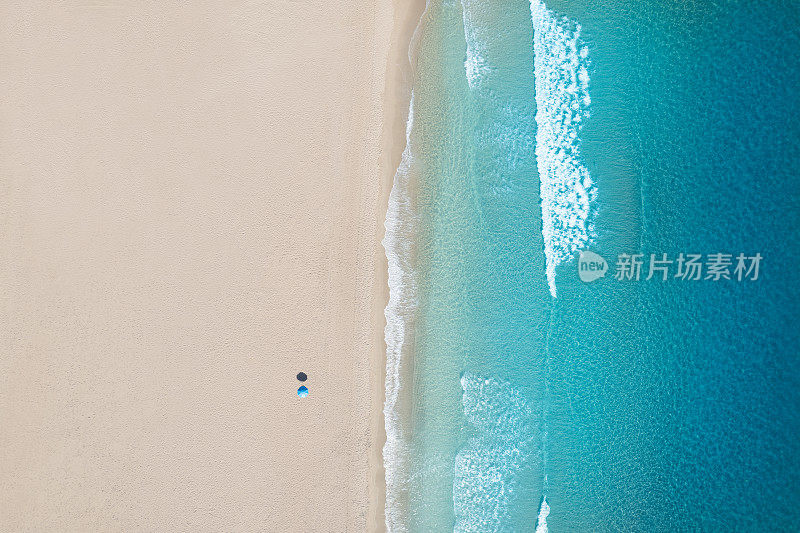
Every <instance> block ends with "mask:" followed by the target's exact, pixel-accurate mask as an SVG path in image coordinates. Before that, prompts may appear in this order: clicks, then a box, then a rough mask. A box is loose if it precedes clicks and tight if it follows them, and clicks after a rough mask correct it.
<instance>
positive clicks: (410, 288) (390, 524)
mask: <svg viewBox="0 0 800 533" xmlns="http://www.w3.org/2000/svg"><path fill="white" fill-rule="evenodd" d="M413 122H414V94H413V92H412V94H411V102H410V104H409V110H408V122H407V124H406V147H405V150H404V151H403V155H402V157H401V160H400V165H399V166H398V168H397V172H396V173H395V176H394V183H393V185H392V191H391V193H390V194H389V206H388V208H387V211H386V221H385V223H384V226H385V228H386V233H385V235H384V237H383V241H382V242H381V243H382V244H383V248H384V250H385V252H386V259H387V262H388V266H389V302H388V304H387V305H386V308H385V309H384V311H383V312H384V315H385V316H386V326H385V328H384V339H385V340H386V382H385V387H386V399H385V402H384V405H383V416H384V424H385V428H386V443H385V444H384V446H383V467H384V469H385V471H386V474H385V475H386V529H387V531H389V532H391V533H393V532H402V531H406V523H407V522H406V519H405V516H404V514H405V506H404V505H403V502H402V501H401V500H402V495H403V494H404V493H405V492H406V488H405V485H406V480H407V479H408V476H407V473H406V471H405V468H406V458H407V455H408V452H407V450H406V445H405V439H404V437H403V427H402V420H401V414H400V408H399V398H400V389H401V385H402V384H401V363H402V361H403V359H404V357H403V356H404V354H406V353H407V352H408V350H409V338H408V336H407V333H409V331H410V328H411V327H412V322H413V319H414V314H415V312H416V309H417V284H416V279H415V273H414V267H413V242H414V234H415V232H416V217H415V213H414V209H413V204H412V196H411V193H410V190H409V188H410V185H409V182H410V179H411V173H412V170H413V167H414V155H413V150H412V146H411V144H412V143H411V130H412V127H413Z"/></svg>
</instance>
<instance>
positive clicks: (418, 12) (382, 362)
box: [368, 0, 426, 532]
mask: <svg viewBox="0 0 800 533" xmlns="http://www.w3.org/2000/svg"><path fill="white" fill-rule="evenodd" d="M393 8H394V13H393V24H392V37H391V39H390V41H391V42H390V49H389V53H388V54H387V60H386V77H385V91H384V96H383V102H384V109H383V121H382V124H383V131H382V134H381V159H380V176H381V191H380V198H379V202H380V204H379V206H380V207H379V216H378V220H377V227H376V230H377V231H376V234H377V239H376V244H377V253H378V257H379V258H378V265H379V269H378V271H377V272H376V278H377V281H378V284H377V285H376V295H375V306H374V309H373V316H374V317H376V327H375V328H374V335H375V342H376V346H378V350H377V352H376V353H375V354H374V355H375V361H377V365H376V367H375V368H374V371H373V376H372V381H373V385H372V387H373V402H372V413H373V415H372V424H371V425H372V428H373V439H372V445H371V449H370V485H371V489H370V508H371V511H370V520H369V525H368V530H369V531H375V532H383V531H386V523H387V522H386V477H385V474H386V472H385V469H384V457H383V452H384V445H385V443H386V420H385V417H384V405H385V401H386V396H385V395H386V362H387V358H386V356H387V353H386V351H387V346H386V341H385V326H386V319H385V316H384V311H385V309H386V306H387V305H388V302H389V280H388V260H387V257H386V253H385V250H384V248H383V246H382V245H381V241H382V239H383V237H384V234H385V221H386V212H387V208H388V205H389V194H390V193H391V190H392V187H393V185H394V179H395V174H396V173H397V171H398V167H399V165H400V160H401V157H402V154H403V151H404V150H405V147H406V127H407V122H408V112H409V104H410V101H411V90H412V83H413V76H414V73H413V70H412V65H411V61H410V58H409V53H410V46H411V44H412V40H413V37H414V33H415V31H416V29H417V27H418V25H419V23H420V20H421V17H422V15H423V14H424V11H425V8H426V0H413V1H404V0H394V1H393Z"/></svg>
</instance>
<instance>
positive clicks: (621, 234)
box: [386, 0, 800, 532]
mask: <svg viewBox="0 0 800 533" xmlns="http://www.w3.org/2000/svg"><path fill="white" fill-rule="evenodd" d="M545 9H546V10H545ZM561 17H566V18H565V19H562V18H561ZM799 23H800V4H797V3H794V2H771V1H765V2H709V1H695V2H683V3H681V4H678V3H675V2H663V1H662V2H656V1H643V0H637V1H635V2H624V3H623V2H607V1H594V2H585V1H581V2H577V1H555V0H552V1H550V2H547V5H546V8H544V7H543V6H541V5H539V2H538V1H535V2H534V9H533V13H532V9H531V4H530V3H529V2H528V1H504V2H501V1H498V0H485V1H480V2H479V1H477V0H464V1H463V2H446V1H445V2H442V1H433V0H432V1H431V2H430V4H429V7H428V10H427V12H426V14H425V16H424V17H423V20H422V22H421V26H420V29H419V34H418V39H417V40H416V41H415V43H414V47H413V54H414V57H415V68H416V77H415V80H414V108H413V123H412V127H411V130H410V137H409V139H410V143H409V152H408V154H407V155H409V157H408V159H407V160H405V162H406V165H405V166H404V168H402V169H401V172H399V174H402V176H403V177H404V180H405V181H403V180H401V181H399V182H396V185H395V187H396V189H397V188H398V187H399V186H404V187H407V188H408V189H409V191H410V192H409V197H413V198H415V200H414V201H413V202H409V204H408V205H409V210H408V211H404V212H403V213H401V214H402V215H403V216H405V217H411V218H413V231H411V230H410V229H408V227H407V226H402V227H401V226H391V224H390V223H388V222H387V225H388V226H391V227H394V228H395V230H397V231H407V235H405V238H407V239H408V242H412V243H413V246H410V247H408V248H403V249H402V250H400V249H397V247H396V246H395V248H394V249H393V248H392V246H389V247H388V248H389V249H388V250H387V253H388V254H389V255H390V261H391V257H392V254H395V255H398V254H399V256H401V257H403V261H401V263H402V265H403V267H404V268H405V272H406V274H407V275H408V276H412V277H413V280H414V282H413V284H414V290H413V298H409V303H408V306H407V309H406V311H407V312H406V314H405V315H404V317H403V318H404V319H405V320H407V322H406V327H405V330H404V331H405V336H404V340H403V343H404V344H403V346H404V348H403V350H404V352H405V354H404V357H406V358H407V359H405V360H404V363H403V369H402V373H401V378H402V380H401V383H402V386H401V389H400V396H402V397H403V398H404V399H405V400H404V405H405V406H406V407H405V408H404V410H403V413H402V416H403V419H404V423H403V424H402V429H401V430H398V433H397V434H398V435H399V437H400V440H401V441H402V443H403V446H402V447H401V448H399V449H398V450H401V451H397V450H395V451H394V452H393V453H394V454H396V455H397V457H395V456H394V455H390V456H387V457H386V460H387V461H397V462H398V464H400V463H402V464H403V465H404V466H403V468H401V469H400V468H399V469H398V471H397V472H396V473H394V475H395V476H396V477H395V478H393V479H392V482H390V483H389V487H388V490H389V492H390V498H389V500H390V503H393V504H396V505H398V506H402V507H403V510H394V511H393V510H392V509H391V508H390V509H389V511H388V512H389V513H390V514H392V513H394V514H393V516H395V517H396V519H391V518H390V526H392V529H394V530H398V531H400V530H403V529H406V530H409V531H453V530H455V531H485V532H489V531H533V530H534V528H535V526H536V524H537V515H539V514H540V511H541V510H542V501H543V498H546V502H547V505H548V506H549V515H548V516H547V517H546V522H547V527H548V528H549V530H551V531H648V532H650V531H686V530H703V531H729V530H732V529H734V528H735V529H737V530H739V529H748V528H757V529H759V530H773V531H784V530H796V529H798V527H800V526H799V525H800V474H798V472H800V453H799V452H800V449H798V448H800V445H798V437H799V436H800V416H799V415H798V414H797V409H798V407H800V392H799V391H800V371H799V370H798V363H800V358H799V357H798V346H800V334H799V333H798V332H800V327H799V326H798V325H797V324H798V321H799V320H800V313H798V305H797V296H798V294H800V290H798V289H800V281H798V267H797V265H798V264H800V252H799V251H798V250H799V248H798V245H797V242H796V240H795V236H796V235H797V228H798V223H800V220H798V218H799V216H800V195H799V194H798V193H800V187H799V184H800V153H798V142H800V131H798V126H797V125H796V120H797V117H798V100H799V99H798V98H797V97H796V95H795V92H796V90H797V88H798V85H799V84H798V81H800V65H798V59H797V50H798V49H800V46H799V45H800V33H798V29H797V28H798V24H799ZM537 32H538V33H537ZM537 54H538V56H537ZM537 57H538V60H537ZM581 69H584V71H583V72H582V70H581ZM584 74H586V75H588V79H587V76H585V75H584ZM589 97H590V98H589ZM411 156H413V157H411ZM589 177H590V178H589ZM576 190H577V191H578V192H577V193H576ZM395 200H396V198H395ZM394 223H395V224H398V223H397V221H395V222H394ZM400 236H401V237H403V235H400ZM580 249H588V250H592V251H594V252H596V253H599V254H600V255H602V256H603V257H605V258H606V259H607V260H608V262H609V263H610V265H609V266H610V267H611V270H612V272H610V273H609V274H608V275H607V276H606V277H604V278H602V279H599V280H597V281H595V282H593V283H583V282H581V281H580V280H579V278H578V274H577V261H576V259H575V258H574V256H575V255H576V253H577V251H578V250H580ZM718 252H723V253H730V254H733V255H734V262H735V256H736V254H739V253H744V254H746V255H748V256H752V255H755V254H756V253H760V254H761V256H762V257H763V259H762V262H761V264H760V273H759V279H758V280H755V281H752V280H743V281H737V280H736V279H735V276H734V279H731V280H725V279H720V280H718V281H713V280H700V281H689V280H681V279H675V278H674V277H672V274H674V272H675V270H674V268H675V265H672V268H673V270H672V271H671V273H670V274H671V275H670V278H669V279H668V280H667V281H661V280H660V279H651V280H649V281H646V280H644V279H642V280H640V281H626V280H617V279H614V278H613V270H614V263H615V262H616V259H617V256H618V255H619V254H622V253H628V254H638V253H641V254H644V255H645V265H644V267H643V268H644V274H645V276H643V278H644V277H646V274H647V264H646V263H647V259H648V258H649V254H651V253H654V254H659V256H660V254H662V253H667V254H668V257H669V258H671V259H675V258H676V257H677V255H678V254H679V253H684V254H691V253H697V254H702V255H703V256H704V257H705V256H707V254H713V253H718ZM732 268H733V267H731V270H732ZM548 269H550V270H551V271H552V272H554V275H553V276H550V277H549V276H548ZM394 281H395V285H393V291H395V292H393V297H394V296H396V291H397V282H398V279H397V278H396V279H395V280H394ZM549 282H552V284H553V286H552V287H551V286H550V283H549ZM553 294H556V296H555V297H554V296H553ZM409 309H410V311H409ZM387 316H389V311H387ZM390 321H391V320H390ZM388 338H389V336H388V334H387V339H388ZM391 345H392V343H391V342H390V348H391ZM391 434H393V433H392V432H391V431H390V435H391ZM392 495H394V496H396V498H393V496H392ZM543 515H544V513H542V516H543ZM543 525H544V524H541V523H540V526H543Z"/></svg>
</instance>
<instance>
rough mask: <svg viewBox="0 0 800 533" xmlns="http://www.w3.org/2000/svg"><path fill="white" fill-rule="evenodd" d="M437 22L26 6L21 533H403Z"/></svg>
mask: <svg viewBox="0 0 800 533" xmlns="http://www.w3.org/2000/svg"><path fill="white" fill-rule="evenodd" d="M421 4H422V2H416V1H415V2H402V1H401V0H398V1H397V5H393V4H392V2H391V1H389V0H379V1H378V2H375V3H365V2H361V1H357V0H337V1H336V2H321V3H304V2H288V1H275V0H271V1H267V2H255V1H236V2H223V1H218V2H190V3H184V2H128V1H118V2H111V1H99V0H92V1H84V2H77V1H68V2H60V3H57V4H56V3H53V2H12V1H4V2H0V20H2V25H3V31H2V32H0V68H2V70H3V72H4V75H3V76H2V77H1V79H0V187H1V188H2V194H0V217H1V218H0V220H2V222H0V287H2V289H1V291H0V302H1V304H0V426H1V427H2V431H1V432H0V530H3V531H23V530H24V531H281V532H286V531H297V532H300V531H336V532H340V531H381V530H382V529H383V523H384V518H383V513H384V509H383V491H384V488H383V471H382V458H381V447H382V444H383V440H384V434H383V421H382V412H381V406H382V402H383V375H384V356H385V355H384V351H385V347H384V344H383V326H384V318H383V314H382V313H383V307H384V306H385V305H386V300H387V298H388V295H387V284H386V263H385V258H384V256H383V249H382V248H381V246H380V238H381V237H382V234H383V218H384V213H385V209H386V200H387V197H388V193H389V190H390V187H391V178H392V175H393V172H394V169H395V168H396V165H397V162H398V161H399V157H400V152H401V151H402V148H403V146H402V143H403V142H404V127H405V113H406V112H407V99H408V94H407V88H406V85H405V81H407V77H408V65H407V55H406V53H407V47H408V42H409V39H410V35H411V32H412V31H413V29H414V26H415V24H416V19H417V17H418V15H419V12H420V11H421V9H422V7H423V6H422V5H421ZM300 371H302V372H305V373H307V375H308V380H307V381H306V382H305V384H306V385H307V386H308V388H309V390H310V394H309V396H308V397H307V398H304V399H300V398H298V396H297V395H296V390H297V387H298V386H299V385H300V383H299V382H298V381H297V380H296V379H295V375H296V374H297V373H298V372H300Z"/></svg>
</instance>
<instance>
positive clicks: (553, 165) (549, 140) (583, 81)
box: [531, 0, 597, 298]
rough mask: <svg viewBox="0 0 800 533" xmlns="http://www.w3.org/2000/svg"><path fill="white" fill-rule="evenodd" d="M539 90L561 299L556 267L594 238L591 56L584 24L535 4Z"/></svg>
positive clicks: (542, 160)
mask: <svg viewBox="0 0 800 533" xmlns="http://www.w3.org/2000/svg"><path fill="white" fill-rule="evenodd" d="M531 19H532V21H533V51H534V77H535V80H536V81H535V85H536V125H537V130H536V159H537V166H538V169H539V178H540V180H541V188H540V191H541V192H540V195H541V200H542V235H543V237H544V249H545V259H546V263H547V264H546V267H547V282H548V285H549V286H550V294H552V296H553V297H554V298H555V297H556V282H555V276H556V266H558V265H559V264H561V263H564V262H567V261H569V260H570V259H572V257H573V255H574V253H575V252H576V251H577V250H579V249H581V248H585V247H586V245H587V244H588V243H589V242H590V240H591V239H592V238H593V237H594V230H593V228H592V227H591V224H590V223H589V216H590V204H591V203H592V202H593V201H594V199H595V197H596V195H597V192H596V189H595V186H594V183H593V182H592V178H591V176H590V175H589V171H588V170H587V169H586V167H584V166H583V164H582V163H581V156H580V138H579V133H580V130H581V127H582V124H583V121H584V120H585V119H586V118H588V117H589V109H588V106H589V104H590V103H591V99H590V98H589V73H588V69H587V66H588V55H589V51H588V48H587V47H586V45H585V44H584V43H583V41H582V40H581V37H580V34H581V27H580V24H577V23H576V22H573V21H571V20H569V19H568V18H565V17H560V16H558V15H556V14H555V13H553V12H552V11H550V10H549V9H547V7H546V6H545V5H544V3H542V2H541V1H540V0H531Z"/></svg>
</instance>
